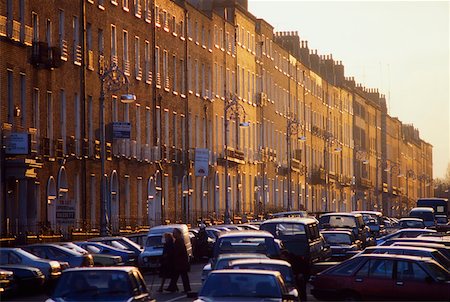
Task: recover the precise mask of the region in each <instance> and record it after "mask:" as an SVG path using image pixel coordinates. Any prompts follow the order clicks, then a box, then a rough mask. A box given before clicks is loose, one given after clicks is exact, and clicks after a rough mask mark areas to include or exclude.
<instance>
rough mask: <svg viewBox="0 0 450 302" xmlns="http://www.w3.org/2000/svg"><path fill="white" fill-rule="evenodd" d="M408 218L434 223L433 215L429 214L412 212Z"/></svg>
mask: <svg viewBox="0 0 450 302" xmlns="http://www.w3.org/2000/svg"><path fill="white" fill-rule="evenodd" d="M409 217H413V218H422V219H423V220H424V221H434V215H433V213H431V212H419V211H417V212H416V211H414V212H411V213H410V214H409Z"/></svg>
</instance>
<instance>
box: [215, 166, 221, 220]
mask: <svg viewBox="0 0 450 302" xmlns="http://www.w3.org/2000/svg"><path fill="white" fill-rule="evenodd" d="M219 189H220V179H219V172H216V173H215V174H214V215H215V218H217V215H218V214H219V212H220V192H219Z"/></svg>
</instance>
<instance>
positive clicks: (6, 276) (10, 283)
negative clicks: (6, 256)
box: [0, 268, 14, 298]
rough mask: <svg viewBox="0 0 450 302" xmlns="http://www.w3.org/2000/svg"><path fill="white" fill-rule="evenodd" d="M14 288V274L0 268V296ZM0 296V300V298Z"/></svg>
mask: <svg viewBox="0 0 450 302" xmlns="http://www.w3.org/2000/svg"><path fill="white" fill-rule="evenodd" d="M13 287H14V273H13V272H12V271H10V270H5V269H2V268H0V295H1V296H3V295H5V294H9V293H10V291H12V289H13ZM1 296H0V298H1Z"/></svg>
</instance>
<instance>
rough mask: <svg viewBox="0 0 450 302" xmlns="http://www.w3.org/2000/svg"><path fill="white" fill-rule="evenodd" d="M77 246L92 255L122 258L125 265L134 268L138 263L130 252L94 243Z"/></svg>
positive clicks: (81, 243)
mask: <svg viewBox="0 0 450 302" xmlns="http://www.w3.org/2000/svg"><path fill="white" fill-rule="evenodd" d="M75 244H76V245H78V246H80V247H81V248H83V249H85V250H86V251H88V252H89V253H91V254H101V255H111V256H120V257H121V258H122V261H123V263H124V264H125V265H131V266H133V265H135V264H136V263H137V261H136V259H137V258H136V257H135V253H134V252H132V251H130V250H122V249H119V248H115V247H113V246H110V245H107V244H104V243H101V242H93V241H81V242H75Z"/></svg>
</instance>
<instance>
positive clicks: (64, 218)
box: [55, 199, 75, 225]
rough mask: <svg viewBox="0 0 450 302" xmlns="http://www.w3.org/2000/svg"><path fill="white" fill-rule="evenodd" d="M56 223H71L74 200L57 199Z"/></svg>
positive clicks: (72, 220) (73, 213) (73, 212)
mask: <svg viewBox="0 0 450 302" xmlns="http://www.w3.org/2000/svg"><path fill="white" fill-rule="evenodd" d="M55 210H56V223H57V224H60V225H72V224H73V223H74V222H75V201H74V200H71V199H68V200H58V201H57V202H56V209H55Z"/></svg>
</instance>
